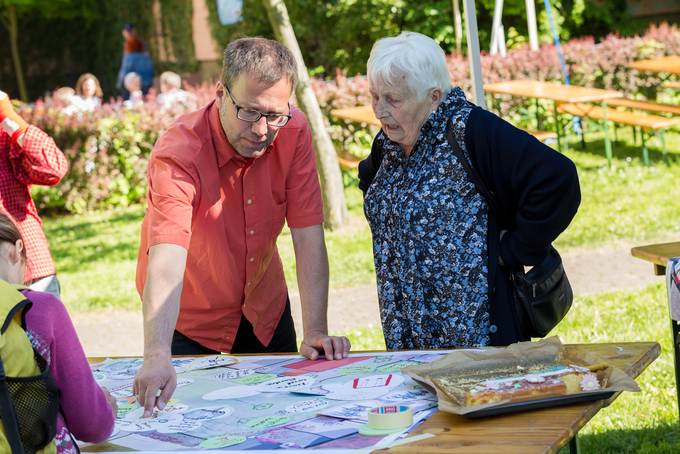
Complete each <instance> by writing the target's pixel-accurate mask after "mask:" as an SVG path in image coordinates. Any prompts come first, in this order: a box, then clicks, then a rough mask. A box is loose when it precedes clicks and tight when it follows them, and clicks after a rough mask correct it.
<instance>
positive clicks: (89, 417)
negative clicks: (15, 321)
mask: <svg viewBox="0 0 680 454" xmlns="http://www.w3.org/2000/svg"><path fill="white" fill-rule="evenodd" d="M26 253H27V251H26V248H25V243H24V241H23V239H22V238H21V234H20V233H19V230H18V229H17V227H16V225H14V223H13V222H12V220H11V219H10V218H9V217H8V216H6V215H4V214H2V213H0V279H2V280H4V281H6V282H9V283H10V284H23V282H24V280H25V272H26V265H27V263H29V262H30V256H29V257H27V255H26ZM21 292H22V293H23V294H24V296H25V297H26V298H27V299H28V300H29V301H30V302H31V303H32V305H31V307H30V309H29V310H28V311H27V312H26V313H25V322H24V329H25V330H26V334H27V336H28V339H29V340H30V341H31V345H32V346H33V349H34V350H35V351H36V352H37V353H38V354H39V355H40V356H41V357H42V358H43V359H44V360H45V362H46V363H47V364H49V369H50V373H51V375H52V378H53V379H54V381H55V383H56V385H57V387H58V388H59V407H60V411H59V414H58V415H57V432H56V436H55V443H56V448H57V453H59V454H76V453H78V452H79V451H78V449H77V447H76V446H75V444H74V443H73V440H72V438H71V435H73V436H75V437H76V438H78V439H79V440H82V441H88V442H93V443H98V442H102V441H104V440H106V439H107V438H108V437H109V435H111V432H112V431H113V427H114V422H115V418H116V410H117V405H116V400H115V399H114V398H113V397H112V396H111V394H109V392H108V391H106V390H104V389H102V388H101V387H100V386H99V385H98V384H97V382H96V381H95V379H94V376H93V375H92V370H91V368H90V364H89V362H88V361H87V357H86V356H85V352H84V351H83V347H82V346H81V345H80V341H79V340H78V335H77V334H76V330H75V328H74V327H73V322H72V321H71V318H70V317H69V314H68V312H67V310H66V307H64V304H63V303H62V302H61V300H59V298H56V297H55V296H54V295H52V294H50V293H45V292H38V291H34V290H22V291H21Z"/></svg>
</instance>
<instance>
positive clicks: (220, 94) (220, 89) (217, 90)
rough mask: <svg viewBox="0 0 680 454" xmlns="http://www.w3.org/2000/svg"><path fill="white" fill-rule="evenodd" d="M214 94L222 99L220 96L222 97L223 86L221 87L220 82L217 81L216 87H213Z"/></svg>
mask: <svg viewBox="0 0 680 454" xmlns="http://www.w3.org/2000/svg"><path fill="white" fill-rule="evenodd" d="M215 94H216V95H217V97H218V98H220V99H222V96H224V85H222V82H220V81H218V82H217V85H216V86H215Z"/></svg>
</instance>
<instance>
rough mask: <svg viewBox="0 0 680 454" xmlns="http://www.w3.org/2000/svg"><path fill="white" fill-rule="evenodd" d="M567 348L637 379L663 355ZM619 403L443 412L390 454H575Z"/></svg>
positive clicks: (628, 347)
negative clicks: (595, 422) (581, 434)
mask: <svg viewBox="0 0 680 454" xmlns="http://www.w3.org/2000/svg"><path fill="white" fill-rule="evenodd" d="M567 348H568V349H574V350H577V351H586V352H589V353H592V354H595V355H597V356H599V357H600V358H601V359H602V360H603V361H606V362H607V363H609V364H611V365H613V366H616V367H619V368H620V369H621V370H623V371H624V372H626V373H627V374H629V375H630V376H631V377H634V378H635V377H637V376H638V375H640V373H641V372H642V371H643V370H645V368H647V366H649V365H650V364H651V363H652V362H653V361H654V360H655V359H656V358H657V357H658V356H659V352H660V347H659V344H657V343H656V342H631V343H617V344H568V345H567ZM617 397H618V394H615V395H614V396H613V397H611V398H610V399H608V400H606V401H602V400H600V401H595V402H590V403H585V404H576V405H569V406H565V407H556V408H552V409H546V410H534V411H529V412H524V413H515V414H511V415H505V416H496V417H491V418H482V419H465V418H463V417H462V416H457V415H453V414H449V413H443V412H437V413H435V414H434V415H433V416H432V417H430V418H429V419H428V420H427V421H425V423H423V424H422V425H421V426H419V427H418V428H417V429H415V430H414V431H413V433H412V435H417V434H422V433H431V434H434V435H435V437H432V438H428V439H424V440H420V441H417V442H414V443H409V444H406V445H403V446H397V447H394V448H391V449H389V452H395V453H404V454H410V453H413V452H428V453H444V452H446V453H478V452H494V453H501V454H510V453H516V454H532V453H536V454H538V453H541V454H543V453H556V452H557V451H559V449H560V448H562V447H563V446H566V445H567V444H569V446H570V449H571V451H572V453H574V452H576V451H577V449H578V445H577V443H576V435H577V434H578V431H579V430H580V429H581V428H582V427H583V426H585V424H586V423H587V422H588V421H590V419H591V418H592V417H593V416H595V414H596V413H597V412H598V411H600V410H601V409H602V408H603V407H606V406H607V405H609V404H610V403H611V402H612V401H614V400H615V399H616V398H617ZM113 449H116V447H115V446H114V445H111V444H101V445H96V446H89V447H87V448H85V449H83V451H97V452H102V451H106V450H113ZM321 452H323V451H321Z"/></svg>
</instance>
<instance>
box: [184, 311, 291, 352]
mask: <svg viewBox="0 0 680 454" xmlns="http://www.w3.org/2000/svg"><path fill="white" fill-rule="evenodd" d="M290 352H297V339H296V337H295V324H294V323H293V316H292V315H291V314H290V299H288V298H286V308H285V309H284V310H283V314H282V315H281V320H280V321H279V324H278V325H277V326H276V330H275V331H274V336H273V337H272V340H271V342H269V345H266V346H265V345H262V343H261V342H260V341H259V340H258V339H257V337H255V333H253V325H252V324H251V323H250V322H249V321H248V319H246V318H245V317H244V316H243V315H241V322H240V323H239V325H238V331H237V332H236V338H235V339H234V345H233V346H232V347H231V352H229V353H290ZM219 353H220V352H218V351H216V350H213V349H210V348H208V347H205V346H203V345H201V344H199V343H198V342H196V341H195V340H193V339H190V338H188V337H187V336H185V335H184V334H182V333H180V332H179V331H177V330H175V332H174V333H173V335H172V354H173V355H210V354H219Z"/></svg>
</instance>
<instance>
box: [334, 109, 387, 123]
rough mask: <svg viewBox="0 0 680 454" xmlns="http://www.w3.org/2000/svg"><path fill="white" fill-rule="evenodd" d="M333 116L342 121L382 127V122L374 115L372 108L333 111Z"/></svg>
mask: <svg viewBox="0 0 680 454" xmlns="http://www.w3.org/2000/svg"><path fill="white" fill-rule="evenodd" d="M331 115H333V116H334V117H335V118H340V119H341V120H348V121H356V122H357V123H366V124H367V125H373V126H380V120H378V118H377V117H376V116H375V114H374V113H373V108H372V107H371V106H357V107H350V108H347V109H334V110H331Z"/></svg>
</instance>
